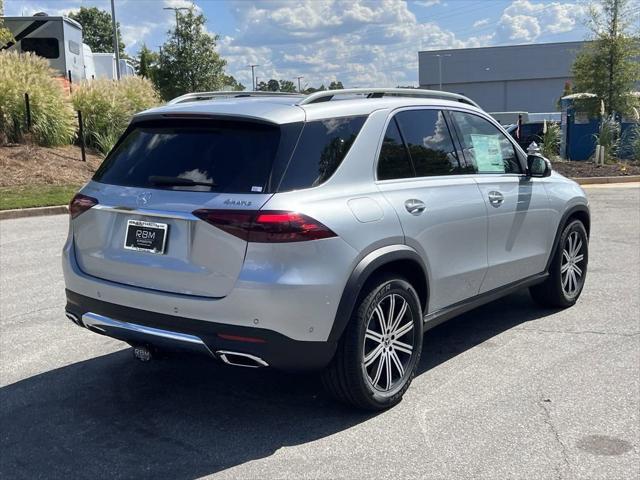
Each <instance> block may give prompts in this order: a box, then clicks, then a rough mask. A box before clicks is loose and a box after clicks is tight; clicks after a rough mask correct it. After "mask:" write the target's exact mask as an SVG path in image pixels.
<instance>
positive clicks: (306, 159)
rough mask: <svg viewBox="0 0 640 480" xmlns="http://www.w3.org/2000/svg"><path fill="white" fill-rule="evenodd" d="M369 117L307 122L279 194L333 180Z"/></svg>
mask: <svg viewBox="0 0 640 480" xmlns="http://www.w3.org/2000/svg"><path fill="white" fill-rule="evenodd" d="M365 119H366V117H342V118H329V119H326V120H317V121H314V122H307V123H306V124H305V126H304V128H303V130H302V134H301V135H300V140H298V145H297V146H296V150H295V152H294V154H293V156H292V158H291V161H290V162H289V166H288V167H287V169H286V171H285V173H284V177H283V178H282V182H281V183H280V188H279V189H278V190H279V191H287V190H298V189H301V188H309V187H315V186H318V185H320V184H322V183H324V182H325V181H327V180H328V179H329V177H331V175H333V172H335V171H336V169H337V168H338V166H340V163H342V160H343V159H344V157H345V156H346V155H347V152H348V151H349V148H351V144H353V142H354V140H355V139H356V137H357V136H358V133H359V132H360V129H361V128H362V125H363V124H364V121H365Z"/></svg>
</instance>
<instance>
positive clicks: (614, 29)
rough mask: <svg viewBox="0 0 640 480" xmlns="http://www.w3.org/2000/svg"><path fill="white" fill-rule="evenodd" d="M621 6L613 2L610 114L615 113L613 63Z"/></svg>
mask: <svg viewBox="0 0 640 480" xmlns="http://www.w3.org/2000/svg"><path fill="white" fill-rule="evenodd" d="M619 8H620V6H619V5H618V0H613V18H612V19H611V29H610V32H609V33H610V35H611V41H610V42H609V85H608V88H607V89H608V90H609V91H608V92H607V100H608V103H609V105H607V107H609V114H612V113H613V109H612V106H611V105H612V104H613V73H614V72H613V62H614V58H613V57H614V55H615V50H617V48H618V43H617V40H618V10H619Z"/></svg>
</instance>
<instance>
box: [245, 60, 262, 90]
mask: <svg viewBox="0 0 640 480" xmlns="http://www.w3.org/2000/svg"><path fill="white" fill-rule="evenodd" d="M247 66H248V67H250V68H251V85H252V86H253V88H252V90H253V91H254V92H255V91H256V71H255V70H256V67H259V66H260V65H257V64H253V65H247Z"/></svg>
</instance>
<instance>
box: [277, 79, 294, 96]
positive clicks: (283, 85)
mask: <svg viewBox="0 0 640 480" xmlns="http://www.w3.org/2000/svg"><path fill="white" fill-rule="evenodd" d="M280 91H281V92H287V93H295V92H296V91H297V90H296V86H295V85H294V83H293V82H292V81H291V80H280Z"/></svg>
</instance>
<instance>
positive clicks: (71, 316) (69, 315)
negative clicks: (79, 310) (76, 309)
mask: <svg viewBox="0 0 640 480" xmlns="http://www.w3.org/2000/svg"><path fill="white" fill-rule="evenodd" d="M64 316H65V317H67V318H68V319H69V320H71V321H72V322H73V323H75V324H76V325H77V326H79V327H84V325H83V324H82V320H80V319H79V318H78V317H77V316H76V315H74V314H73V313H71V312H64Z"/></svg>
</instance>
